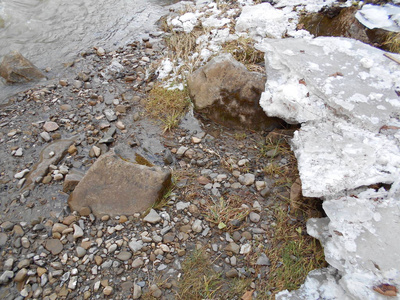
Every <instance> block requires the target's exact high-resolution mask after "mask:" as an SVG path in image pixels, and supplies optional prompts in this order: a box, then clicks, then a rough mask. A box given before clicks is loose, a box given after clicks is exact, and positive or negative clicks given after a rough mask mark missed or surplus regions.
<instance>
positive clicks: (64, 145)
mask: <svg viewBox="0 0 400 300" xmlns="http://www.w3.org/2000/svg"><path fill="white" fill-rule="evenodd" d="M73 142H74V141H73V140H58V141H55V142H53V143H51V144H50V145H48V146H46V147H45V148H44V149H43V150H42V152H41V154H40V161H39V162H38V163H37V164H36V165H35V166H34V167H33V168H32V171H31V172H30V173H29V174H28V175H27V181H26V184H25V188H24V189H25V190H26V189H29V188H31V185H33V184H35V183H37V179H39V178H43V177H44V176H45V175H46V174H47V173H48V170H49V166H50V165H57V163H58V162H59V161H60V160H61V159H62V158H63V157H64V156H65V155H66V154H67V153H68V148H69V147H70V146H71V145H72V144H73Z"/></svg>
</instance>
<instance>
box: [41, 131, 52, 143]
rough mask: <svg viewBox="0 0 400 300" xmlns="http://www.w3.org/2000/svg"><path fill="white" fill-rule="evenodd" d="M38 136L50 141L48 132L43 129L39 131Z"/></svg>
mask: <svg viewBox="0 0 400 300" xmlns="http://www.w3.org/2000/svg"><path fill="white" fill-rule="evenodd" d="M40 137H41V138H42V139H43V140H44V141H45V142H50V141H51V136H50V134H49V133H48V132H46V131H43V132H41V133H40Z"/></svg>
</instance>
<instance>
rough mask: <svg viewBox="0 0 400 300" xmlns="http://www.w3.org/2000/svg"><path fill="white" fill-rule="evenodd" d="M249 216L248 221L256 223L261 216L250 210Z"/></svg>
mask: <svg viewBox="0 0 400 300" xmlns="http://www.w3.org/2000/svg"><path fill="white" fill-rule="evenodd" d="M249 217H250V221H251V222H253V223H258V222H259V221H260V218H261V216H260V215H259V214H257V213H255V212H251V213H250V216H249Z"/></svg>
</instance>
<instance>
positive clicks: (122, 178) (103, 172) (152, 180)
mask: <svg viewBox="0 0 400 300" xmlns="http://www.w3.org/2000/svg"><path fill="white" fill-rule="evenodd" d="M170 183H171V173H170V172H169V171H165V170H162V169H161V168H159V167H152V168H150V167H147V166H143V165H139V164H136V163H131V162H128V161H125V160H123V159H122V158H120V157H118V156H117V155H116V154H115V153H114V152H113V151H110V152H108V153H106V154H104V155H102V156H101V157H100V158H99V159H98V160H97V161H96V162H95V163H94V164H93V166H92V167H91V168H90V169H89V171H88V172H87V173H86V175H85V177H84V178H83V179H82V180H81V181H80V182H79V184H78V185H77V186H76V188H75V190H74V192H73V193H72V194H71V195H70V197H69V199H68V204H69V206H70V207H71V209H72V210H76V211H79V210H80V209H81V208H82V207H85V206H87V207H90V208H91V210H92V213H93V214H94V215H96V216H101V215H110V216H116V215H122V214H123V215H133V214H134V213H137V212H139V213H142V212H144V211H145V210H146V209H148V208H149V207H151V206H152V205H153V204H154V203H155V202H156V201H157V200H158V199H160V198H161V197H162V196H163V193H164V192H165V190H166V188H168V186H169V185H170Z"/></svg>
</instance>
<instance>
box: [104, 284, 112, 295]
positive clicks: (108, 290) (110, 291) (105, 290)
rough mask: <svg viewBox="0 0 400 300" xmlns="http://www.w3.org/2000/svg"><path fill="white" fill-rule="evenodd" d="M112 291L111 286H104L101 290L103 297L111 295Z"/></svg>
mask: <svg viewBox="0 0 400 300" xmlns="http://www.w3.org/2000/svg"><path fill="white" fill-rule="evenodd" d="M113 291H114V289H113V288H112V286H106V287H105V288H104V290H103V293H104V295H106V296H109V295H111V294H112V293H113Z"/></svg>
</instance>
